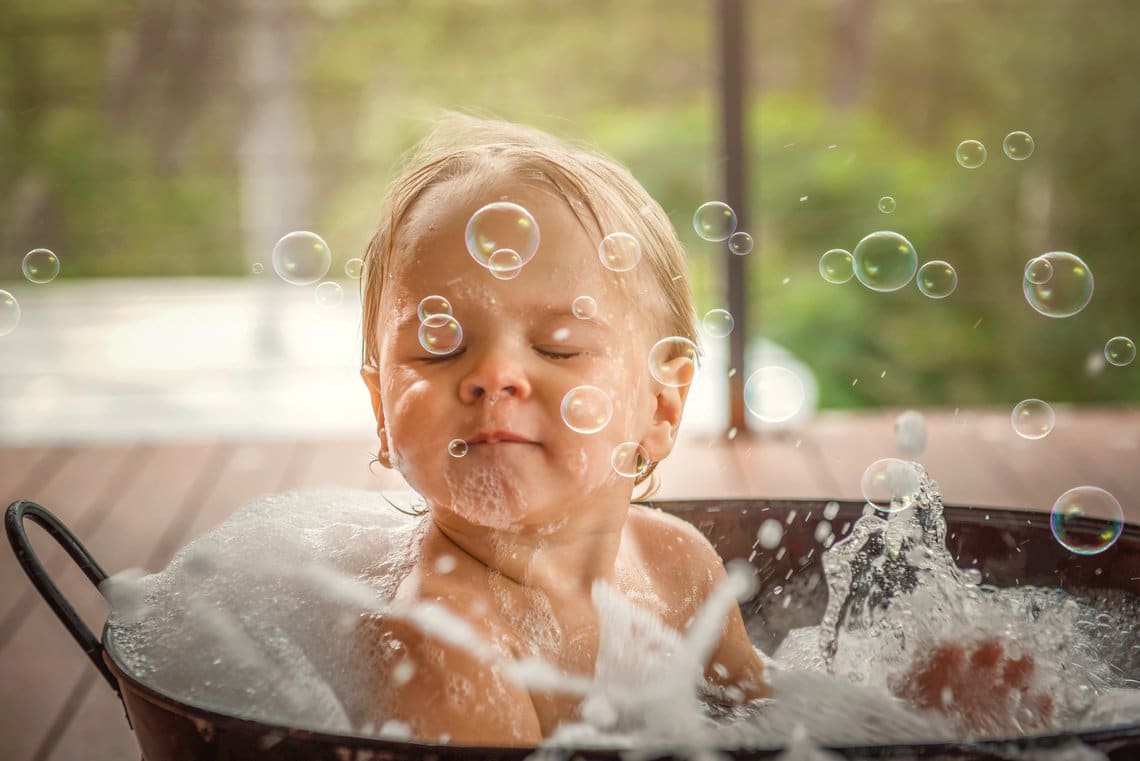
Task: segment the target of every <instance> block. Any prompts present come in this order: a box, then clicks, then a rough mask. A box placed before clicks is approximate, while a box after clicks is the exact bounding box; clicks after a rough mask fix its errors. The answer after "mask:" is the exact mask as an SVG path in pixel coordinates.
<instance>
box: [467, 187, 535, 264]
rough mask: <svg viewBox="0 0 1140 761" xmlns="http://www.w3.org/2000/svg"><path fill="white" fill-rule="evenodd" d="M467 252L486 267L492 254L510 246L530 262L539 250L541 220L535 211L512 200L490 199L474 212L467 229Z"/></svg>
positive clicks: (520, 256) (524, 262) (524, 259)
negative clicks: (538, 221)
mask: <svg viewBox="0 0 1140 761" xmlns="http://www.w3.org/2000/svg"><path fill="white" fill-rule="evenodd" d="M466 240H467V252H468V253H469V254H471V256H472V257H473V258H474V259H475V261H477V262H479V264H481V265H483V266H484V267H489V266H490V258H491V255H492V254H494V253H495V252H496V251H498V250H499V249H503V248H509V249H510V250H511V251H514V252H515V253H517V254H518V255H519V259H520V260H521V264H520V266H521V265H522V264H526V263H527V262H529V261H530V260H531V258H532V257H533V256H534V252H535V251H537V250H538V241H539V232H538V223H537V222H535V220H534V217H533V216H531V213H530V212H529V211H527V210H526V209H524V208H523V207H522V206H519V205H518V204H517V203H511V202H510V201H496V202H495V203H489V204H487V205H486V206H484V207H483V208H481V209H479V211H477V212H475V213H474V214H472V215H471V219H469V220H468V221H467V229H466Z"/></svg>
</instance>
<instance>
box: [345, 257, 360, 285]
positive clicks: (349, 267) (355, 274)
mask: <svg viewBox="0 0 1140 761" xmlns="http://www.w3.org/2000/svg"><path fill="white" fill-rule="evenodd" d="M344 274H346V275H348V276H349V277H350V278H352V279H353V280H359V279H360V277H361V275H363V274H364V260H363V259H361V258H360V257H353V258H352V259H349V260H348V261H347V262H345V263H344Z"/></svg>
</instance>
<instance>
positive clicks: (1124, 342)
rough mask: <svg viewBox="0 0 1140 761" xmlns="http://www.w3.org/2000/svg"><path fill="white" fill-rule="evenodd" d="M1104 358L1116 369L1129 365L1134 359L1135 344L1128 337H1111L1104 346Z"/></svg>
mask: <svg viewBox="0 0 1140 761" xmlns="http://www.w3.org/2000/svg"><path fill="white" fill-rule="evenodd" d="M1104 358H1105V359H1107V360H1108V363H1109V364H1110V365H1116V366H1117V367H1124V366H1125V365H1130V364H1132V360H1134V359H1136V344H1135V343H1133V341H1132V339H1131V338H1129V337H1128V336H1113V337H1112V338H1110V339H1108V341H1107V342H1106V343H1105V345H1104Z"/></svg>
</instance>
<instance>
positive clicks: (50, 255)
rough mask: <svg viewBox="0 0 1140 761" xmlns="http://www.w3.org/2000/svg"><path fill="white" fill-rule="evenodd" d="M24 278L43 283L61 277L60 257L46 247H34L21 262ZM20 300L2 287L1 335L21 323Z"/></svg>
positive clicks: (31, 281) (0, 292)
mask: <svg viewBox="0 0 1140 761" xmlns="http://www.w3.org/2000/svg"><path fill="white" fill-rule="evenodd" d="M20 269H21V271H22V272H23V273H24V279H26V280H27V281H28V282H29V283H36V284H37V285H43V284H44V283H50V282H51V281H53V280H55V279H56V278H57V277H59V257H58V256H56V255H55V252H53V251H51V250H49V249H46V248H33V249H32V250H31V251H29V252H28V253H26V254H24V259H23V261H21V263H20ZM20 317H21V313H20V302H19V301H18V300H17V299H16V297H15V296H14V295H13V294H12V293H10V292H9V291H5V290H2V289H0V336H6V335H8V334H9V333H11V332H12V331H13V330H15V329H16V327H17V326H18V325H19V324H20Z"/></svg>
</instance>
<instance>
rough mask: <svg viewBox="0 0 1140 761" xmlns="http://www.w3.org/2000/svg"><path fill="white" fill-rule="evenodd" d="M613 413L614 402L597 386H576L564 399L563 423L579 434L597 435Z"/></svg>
mask: <svg viewBox="0 0 1140 761" xmlns="http://www.w3.org/2000/svg"><path fill="white" fill-rule="evenodd" d="M613 413H614V403H613V400H611V399H610V395H609V394H607V393H606V392H605V391H602V390H601V389H600V388H598V387H597V386H575V387H574V388H572V389H570V390H569V391H567V392H566V395H565V396H563V397H562V422H564V423H566V425H567V427H569V428H570V430H572V431H575V432H577V433H597V432H598V431H600V430H602V429H603V428H605V427H606V425H607V424H609V422H610V418H611V417H612V416H613Z"/></svg>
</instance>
